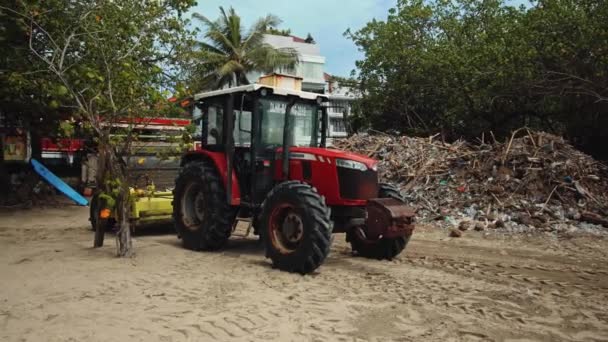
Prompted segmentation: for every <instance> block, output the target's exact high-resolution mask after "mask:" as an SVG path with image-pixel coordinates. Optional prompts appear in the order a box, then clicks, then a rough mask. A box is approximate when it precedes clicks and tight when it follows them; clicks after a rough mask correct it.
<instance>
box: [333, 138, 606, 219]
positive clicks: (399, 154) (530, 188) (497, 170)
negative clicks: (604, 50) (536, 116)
mask: <svg viewBox="0 0 608 342" xmlns="http://www.w3.org/2000/svg"><path fill="white" fill-rule="evenodd" d="M520 133H524V134H520ZM491 136H492V138H491V139H487V138H486V137H485V136H482V137H481V139H478V142H477V143H469V142H465V141H463V140H457V141H455V142H452V143H444V142H442V141H440V140H438V139H435V136H431V137H427V138H416V137H407V136H391V135H388V134H385V133H383V134H377V135H373V134H372V135H369V134H358V135H354V136H352V137H350V138H348V139H344V140H337V141H335V142H334V144H335V145H336V146H337V147H338V148H341V149H345V150H350V151H353V152H357V153H361V154H365V155H369V156H370V157H372V158H374V159H377V160H379V161H380V165H379V170H380V178H381V180H383V181H388V182H392V183H395V184H397V185H399V186H400V187H401V189H402V191H403V193H404V195H405V196H406V197H407V199H408V200H409V201H410V202H411V203H412V204H414V205H418V206H419V207H421V213H422V215H423V216H428V217H429V218H430V217H437V214H438V213H439V212H440V211H441V212H448V215H458V214H462V213H463V211H464V210H465V209H467V208H473V209H469V210H468V211H469V212H470V211H471V210H474V211H482V210H483V209H485V208H486V207H487V205H488V203H496V204H497V207H495V208H494V210H495V211H497V210H503V212H505V213H506V214H508V215H509V216H512V217H516V216H521V215H524V216H527V217H532V216H533V215H550V216H557V217H564V216H565V215H566V213H571V212H576V213H577V214H572V215H570V216H572V217H576V218H580V219H581V220H583V219H584V220H585V221H588V222H590V223H594V224H602V225H604V224H605V222H606V217H605V216H606V215H607V214H608V207H607V206H608V168H607V167H606V166H605V165H603V164H602V163H600V162H598V161H596V160H594V159H593V158H592V157H591V156H588V155H586V154H584V153H582V152H581V151H579V150H577V149H576V148H574V147H573V146H572V145H570V144H568V143H567V142H566V141H565V140H564V139H563V138H562V137H558V136H555V135H551V134H548V133H544V132H535V131H532V130H529V129H528V128H522V129H520V130H517V131H515V132H514V133H513V134H512V135H511V136H510V139H508V140H507V141H505V142H500V141H498V140H496V139H495V138H494V135H493V134H491ZM482 208H483V209H482ZM582 212H585V213H598V214H594V215H596V216H593V215H582V214H581V213H582Z"/></svg>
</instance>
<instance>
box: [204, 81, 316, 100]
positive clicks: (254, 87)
mask: <svg viewBox="0 0 608 342" xmlns="http://www.w3.org/2000/svg"><path fill="white" fill-rule="evenodd" d="M260 89H268V90H270V91H272V92H273V94H277V95H284V96H287V95H291V96H297V97H299V98H302V99H305V100H316V99H318V98H320V99H322V100H324V101H327V100H328V97H327V95H323V94H317V93H310V92H307V91H298V90H293V89H285V88H276V87H271V86H267V85H262V84H255V83H254V84H248V85H244V86H239V87H233V88H227V89H220V90H214V91H209V92H204V93H199V94H196V95H194V99H195V100H197V101H198V100H202V99H206V98H210V97H215V96H221V95H226V94H232V93H240V92H246V93H249V92H254V91H258V90H260Z"/></svg>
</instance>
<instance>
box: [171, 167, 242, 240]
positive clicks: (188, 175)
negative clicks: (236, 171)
mask: <svg viewBox="0 0 608 342" xmlns="http://www.w3.org/2000/svg"><path fill="white" fill-rule="evenodd" d="M235 213H236V212H235V210H234V208H232V207H231V206H230V205H228V203H227V201H226V190H225V189H224V185H223V184H222V180H221V179H220V176H219V175H218V173H217V170H216V169H215V166H214V165H213V164H212V163H210V162H208V161H195V162H191V163H188V164H186V165H185V166H184V167H183V168H182V169H181V171H180V173H179V175H178V176H177V179H176V180H175V189H174V190H173V220H174V222H175V229H176V230H177V234H178V236H179V237H180V238H181V239H182V243H183V245H184V247H186V248H188V249H191V250H197V251H198V250H205V251H212V250H217V249H220V248H222V247H223V246H224V245H225V244H226V242H227V241H228V238H229V237H230V234H231V233H232V224H233V222H234V217H235Z"/></svg>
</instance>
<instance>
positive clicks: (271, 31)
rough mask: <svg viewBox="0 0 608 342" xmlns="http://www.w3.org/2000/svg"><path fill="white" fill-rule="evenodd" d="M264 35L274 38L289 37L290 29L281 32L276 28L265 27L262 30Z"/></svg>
mask: <svg viewBox="0 0 608 342" xmlns="http://www.w3.org/2000/svg"><path fill="white" fill-rule="evenodd" d="M264 33H267V34H273V35H275V36H284V37H289V36H291V30H290V29H285V30H281V29H278V28H276V27H272V26H269V27H267V28H266V29H265V30H264Z"/></svg>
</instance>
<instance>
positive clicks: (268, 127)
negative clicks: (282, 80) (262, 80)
mask: <svg viewBox="0 0 608 342" xmlns="http://www.w3.org/2000/svg"><path fill="white" fill-rule="evenodd" d="M260 102H261V103H262V137H261V138H262V139H261V140H262V146H263V147H264V148H266V147H279V146H283V124H284V123H285V109H286V107H287V103H286V102H283V101H269V100H261V101H260Z"/></svg>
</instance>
